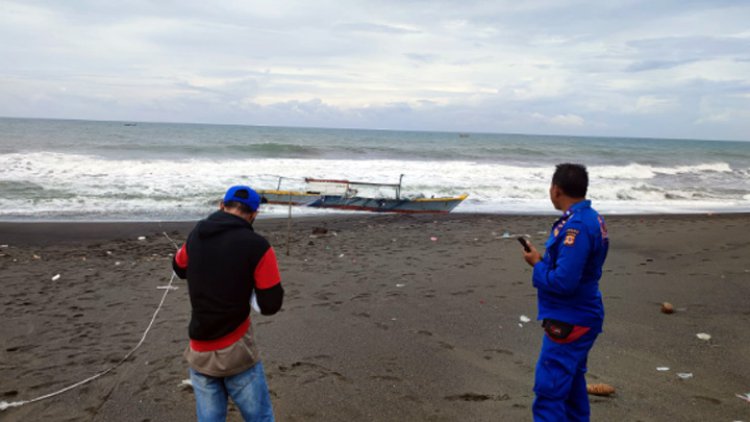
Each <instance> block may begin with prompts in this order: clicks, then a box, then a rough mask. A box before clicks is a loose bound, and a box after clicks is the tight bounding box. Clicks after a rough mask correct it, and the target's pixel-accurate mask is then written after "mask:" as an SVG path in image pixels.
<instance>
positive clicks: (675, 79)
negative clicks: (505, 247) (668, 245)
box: [0, 0, 750, 140]
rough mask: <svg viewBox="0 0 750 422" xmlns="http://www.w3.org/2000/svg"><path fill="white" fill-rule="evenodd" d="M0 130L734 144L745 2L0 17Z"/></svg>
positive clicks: (27, 6) (741, 100)
mask: <svg viewBox="0 0 750 422" xmlns="http://www.w3.org/2000/svg"><path fill="white" fill-rule="evenodd" d="M0 39H1V40H2V42H0V57H2V60H0V116H6V117H36V118H64V119H92V120H125V121H162V122H189V123H217V124H246V125H272V126H312V127H344V128H366V129H392V130H427V131H456V132H499V133H529V134H559V135H584V136H636V137H657V138H658V137H667V138H692V139H728V140H750V1H747V0H742V1H723V0H711V1H693V0H679V1H678V0H674V1H671V0H666V1H659V0H651V1H623V0H608V1H577V0H537V1H518V0H512V1H505V0H497V1H488V0H485V1H473V0H460V1H448V0H433V1H427V0H398V1H391V0H382V1H354V0H353V1H288V0H272V1H240V0H236V1H225V0H221V1H218V0H217V1H210V2H208V1H193V0H180V1H176V0H163V1H144V0H130V1H119V2H115V1H100V0H64V1H60V0H52V1H35V0H23V1H15V0H0Z"/></svg>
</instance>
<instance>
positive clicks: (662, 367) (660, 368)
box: [656, 366, 669, 372]
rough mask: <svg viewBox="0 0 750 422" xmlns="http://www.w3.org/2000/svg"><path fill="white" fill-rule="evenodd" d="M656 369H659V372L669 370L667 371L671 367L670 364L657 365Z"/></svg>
mask: <svg viewBox="0 0 750 422" xmlns="http://www.w3.org/2000/svg"><path fill="white" fill-rule="evenodd" d="M656 370H657V371H659V372H667V371H669V367H668V366H657V367H656Z"/></svg>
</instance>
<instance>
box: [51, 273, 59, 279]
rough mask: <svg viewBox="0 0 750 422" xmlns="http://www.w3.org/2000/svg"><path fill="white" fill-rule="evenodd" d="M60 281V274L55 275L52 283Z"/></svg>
mask: <svg viewBox="0 0 750 422" xmlns="http://www.w3.org/2000/svg"><path fill="white" fill-rule="evenodd" d="M59 279H60V274H55V275H54V276H53V277H52V281H57V280H59Z"/></svg>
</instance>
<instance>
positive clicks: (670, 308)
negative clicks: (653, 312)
mask: <svg viewBox="0 0 750 422" xmlns="http://www.w3.org/2000/svg"><path fill="white" fill-rule="evenodd" d="M661 313H663V314H673V313H674V305H672V304H671V303H669V302H664V303H662V304H661Z"/></svg>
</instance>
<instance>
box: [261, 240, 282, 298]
mask: <svg viewBox="0 0 750 422" xmlns="http://www.w3.org/2000/svg"><path fill="white" fill-rule="evenodd" d="M254 276H255V288H256V289H258V290H265V289H270V288H271V287H273V286H275V285H277V284H279V282H281V274H279V264H278V262H276V252H274V250H273V247H270V248H268V250H267V251H266V253H265V254H263V258H261V259H260V261H259V262H258V266H256V267H255V274H254Z"/></svg>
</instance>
